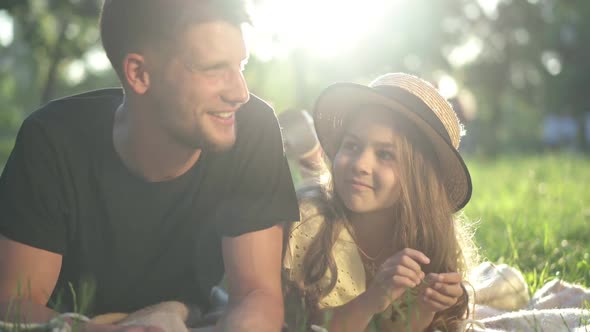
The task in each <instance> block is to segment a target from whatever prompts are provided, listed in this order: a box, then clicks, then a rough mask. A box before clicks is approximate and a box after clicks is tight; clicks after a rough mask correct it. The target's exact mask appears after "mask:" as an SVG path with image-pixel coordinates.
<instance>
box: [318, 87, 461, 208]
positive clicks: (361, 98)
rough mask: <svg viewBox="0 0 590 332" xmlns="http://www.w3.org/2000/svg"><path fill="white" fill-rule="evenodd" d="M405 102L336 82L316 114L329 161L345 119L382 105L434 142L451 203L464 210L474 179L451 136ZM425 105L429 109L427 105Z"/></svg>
mask: <svg viewBox="0 0 590 332" xmlns="http://www.w3.org/2000/svg"><path fill="white" fill-rule="evenodd" d="M408 94H409V92H408ZM402 99H403V98H399V99H395V98H392V97H390V96H385V95H383V94H382V93H381V92H380V91H377V90H376V89H373V88H370V87H368V86H364V85H360V84H354V83H336V84H333V85H331V86H329V87H328V88H326V89H325V90H324V91H323V92H322V94H321V95H320V96H319V97H318V99H317V101H316V104H315V107H314V114H313V117H314V125H315V129H316V133H317V135H318V139H319V141H320V144H321V145H322V148H323V149H324V151H325V153H326V155H327V156H328V157H329V158H330V160H333V158H334V156H335V155H336V152H337V151H338V149H339V147H340V142H341V139H342V135H343V133H344V130H345V128H344V121H345V119H346V118H347V116H348V115H349V114H350V113H351V112H354V111H356V110H358V108H359V107H360V106H362V105H380V106H383V107H385V108H387V109H390V110H392V111H394V112H399V113H400V114H402V115H404V116H405V117H406V118H407V119H409V120H410V121H412V122H413V123H414V124H415V125H416V127H417V128H418V129H420V130H421V131H422V132H423V133H424V134H425V135H426V136H427V138H428V139H429V140H430V142H431V143H432V146H433V148H434V150H435V151H436V154H437V156H436V157H437V159H438V161H439V163H440V165H438V166H439V168H440V170H441V173H442V175H443V177H444V179H443V185H444V186H445V189H446V191H447V193H448V195H449V199H450V201H451V204H452V206H453V207H454V210H455V211H458V210H460V209H462V208H463V207H464V206H465V205H466V204H467V202H469V199H470V198H471V193H472V184H471V176H470V174H469V171H468V169H467V166H466V165H465V162H464V161H463V158H462V157H461V155H460V154H459V152H458V151H457V150H456V149H455V148H454V147H453V146H452V144H451V142H450V141H449V140H448V137H447V138H445V137H443V136H442V135H441V134H440V133H439V132H437V131H436V130H435V129H433V127H432V125H431V124H429V123H428V121H426V120H425V119H423V118H422V117H421V116H420V115H418V114H417V113H416V112H414V111H412V110H411V106H409V105H408V102H407V101H404V100H402ZM422 106H423V107H428V106H427V105H426V104H424V103H423V105H422ZM430 121H432V120H430Z"/></svg>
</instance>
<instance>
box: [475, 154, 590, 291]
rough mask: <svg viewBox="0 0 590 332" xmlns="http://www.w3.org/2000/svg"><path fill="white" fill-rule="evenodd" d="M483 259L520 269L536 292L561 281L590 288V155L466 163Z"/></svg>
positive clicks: (508, 158) (501, 159) (477, 238)
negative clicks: (550, 283)
mask: <svg viewBox="0 0 590 332" xmlns="http://www.w3.org/2000/svg"><path fill="white" fill-rule="evenodd" d="M467 164H468V167H469V169H470V171H471V174H472V178H473V196H472V200H471V202H470V203H469V204H468V205H467V207H466V208H465V212H466V215H467V217H468V218H469V219H471V220H475V221H478V225H477V232H476V241H477V244H478V245H479V247H480V249H481V251H480V253H481V254H482V256H483V257H484V258H487V259H489V260H491V261H493V262H498V263H507V264H510V265H513V266H516V267H518V268H519V269H520V270H521V271H522V272H523V273H524V275H525V278H526V280H527V282H528V283H529V285H530V287H531V291H532V292H534V291H535V290H536V289H537V288H539V287H541V286H542V285H543V284H544V283H545V282H546V281H548V280H551V279H553V278H556V277H557V278H561V279H563V280H566V281H569V282H575V283H579V284H582V285H584V286H586V287H589V286H590V190H588V189H586V188H585V187H587V186H588V185H590V158H589V157H588V156H586V157H584V156H576V155H565V154H561V155H545V156H523V157H514V156H511V157H504V158H500V159H497V160H480V159H471V160H469V159H468V160H467Z"/></svg>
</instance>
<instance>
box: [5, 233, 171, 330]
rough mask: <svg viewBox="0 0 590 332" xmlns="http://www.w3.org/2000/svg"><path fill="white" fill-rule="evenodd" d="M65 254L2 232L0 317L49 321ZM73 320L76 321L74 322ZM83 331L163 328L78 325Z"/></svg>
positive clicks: (22, 320) (56, 313)
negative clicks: (12, 237) (6, 235)
mask: <svg viewBox="0 0 590 332" xmlns="http://www.w3.org/2000/svg"><path fill="white" fill-rule="evenodd" d="M61 263H62V256H61V255H59V254H56V253H53V252H50V251H47V250H43V249H38V248H35V247H31V246H28V245H26V244H22V243H19V242H17V241H13V240H10V239H8V238H6V237H4V236H3V235H1V234H0V320H2V321H7V322H22V323H46V322H47V321H49V320H50V319H52V318H54V317H56V316H57V315H59V313H58V312H56V311H54V310H51V309H49V308H48V307H47V306H46V305H47V301H48V300H49V297H50V296H51V293H52V292H53V289H54V288H55V285H56V283H57V279H58V277H59V271H60V269H61ZM72 324H74V323H72ZM78 331H80V332H111V331H118V332H148V331H149V332H162V330H160V329H158V328H154V327H143V326H129V327H125V328H123V327H118V326H114V325H96V324H90V323H88V324H83V325H79V330H78Z"/></svg>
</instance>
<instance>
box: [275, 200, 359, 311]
mask: <svg viewBox="0 0 590 332" xmlns="http://www.w3.org/2000/svg"><path fill="white" fill-rule="evenodd" d="M299 210H300V211H301V219H300V220H301V222H299V223H297V224H295V225H294V226H293V228H292V230H291V233H290V234H289V238H288V244H287V248H286V252H285V258H284V260H283V268H284V269H285V272H286V276H287V278H288V279H289V281H291V282H293V283H295V284H300V283H301V281H302V280H303V275H304V274H303V268H302V267H303V258H304V257H305V254H306V253H307V249H308V248H309V246H310V244H311V243H312V241H313V239H314V238H315V237H316V235H317V234H318V232H319V230H320V228H321V226H322V224H323V223H324V217H323V216H322V215H320V214H319V213H318V209H317V207H316V206H314V205H313V204H311V203H309V202H306V203H302V204H301V205H300V207H299ZM332 252H333V255H334V260H335V263H336V267H337V268H338V280H337V282H336V286H335V287H334V289H332V291H331V292H330V293H328V294H327V295H326V296H325V297H324V298H322V299H320V302H319V308H320V309H324V308H331V307H337V306H341V305H343V304H346V303H347V302H349V301H350V300H352V299H354V298H355V297H357V296H358V295H360V294H362V293H363V292H364V291H365V288H366V285H365V280H366V275H365V269H364V266H363V262H362V260H361V256H360V254H359V252H358V248H357V246H356V244H355V242H354V240H353V237H352V236H351V234H350V232H348V230H347V229H346V228H343V229H342V231H341V232H340V235H339V236H338V240H337V241H336V243H335V244H334V248H333V249H332ZM330 277H331V273H330V271H329V270H328V271H327V272H326V274H325V275H324V276H323V278H322V279H321V280H320V281H319V283H318V284H319V286H320V287H321V288H327V287H328V285H329V283H330Z"/></svg>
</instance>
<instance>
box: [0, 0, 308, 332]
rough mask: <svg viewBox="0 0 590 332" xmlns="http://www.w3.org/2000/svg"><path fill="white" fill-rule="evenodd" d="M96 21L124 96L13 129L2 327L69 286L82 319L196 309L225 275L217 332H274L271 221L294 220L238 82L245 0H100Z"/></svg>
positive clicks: (37, 317)
mask: <svg viewBox="0 0 590 332" xmlns="http://www.w3.org/2000/svg"><path fill="white" fill-rule="evenodd" d="M101 15H102V18H101V36H102V41H103V46H104V48H105V50H106V53H107V56H108V57H109V59H110V61H111V63H112V65H113V67H114V69H115V71H116V72H117V74H118V76H119V78H120V80H121V82H122V86H123V89H122V90H121V89H106V90H99V91H92V92H88V93H84V94H80V95H76V96H72V97H68V98H64V99H61V100H57V101H53V102H51V103H49V104H47V105H45V106H44V107H42V108H41V109H40V110H38V111H37V112H35V113H33V114H32V115H31V116H30V117H29V118H28V119H26V120H25V122H24V123H23V125H22V127H21V129H20V131H19V134H18V137H17V140H16V144H15V147H14V150H13V152H12V154H11V156H10V158H9V160H8V163H7V165H6V167H5V169H4V172H3V174H2V177H1V178H0V211H2V217H1V220H0V234H1V235H2V238H1V239H0V302H2V303H3V308H0V317H6V315H5V314H6V313H7V312H8V311H9V308H8V307H9V306H10V305H12V307H13V308H14V304H15V303H16V304H18V305H19V306H20V313H21V314H23V315H24V317H25V318H26V319H28V320H30V321H45V320H47V319H48V318H51V317H53V316H54V315H56V312H55V311H52V310H50V309H48V308H47V307H46V305H47V304H49V305H53V306H58V307H60V308H61V310H60V311H71V310H74V309H75V308H74V305H75V304H76V301H73V295H72V294H71V293H72V292H70V291H69V290H70V285H71V288H73V289H74V290H75V291H76V294H75V295H76V296H77V298H76V299H77V303H78V305H79V304H80V303H82V301H85V300H84V299H82V297H84V295H85V294H81V293H84V291H83V290H84V289H89V288H90V289H94V290H95V291H94V293H93V294H94V296H93V298H92V300H93V301H91V303H92V305H91V306H90V308H89V309H88V313H90V314H101V313H105V312H131V311H135V310H138V309H140V308H142V307H145V306H148V305H152V304H155V303H158V302H162V301H167V300H176V301H181V302H184V303H191V304H195V305H198V306H199V307H200V308H201V310H203V311H206V310H207V309H208V305H209V303H208V296H209V292H210V289H211V287H212V286H213V285H215V284H216V283H217V282H219V280H220V278H221V276H222V274H223V272H224V270H225V273H226V275H227V283H228V291H229V295H230V300H229V307H228V309H227V311H226V314H225V315H224V317H223V319H222V320H221V321H220V322H219V323H218V327H219V328H220V329H221V330H223V331H234V330H235V331H277V330H279V329H280V326H281V324H282V321H283V302H282V294H281V286H280V269H281V267H280V265H281V262H280V260H281V257H280V256H281V247H282V235H281V228H280V226H278V225H279V224H280V222H283V221H293V220H298V218H299V213H298V209H297V203H296V198H295V194H294V190H293V185H292V182H291V177H290V173H289V169H288V165H287V163H286V160H285V158H284V154H283V146H282V142H281V134H280V129H279V126H278V124H277V120H276V117H275V116H274V113H273V111H272V109H271V108H270V107H269V106H268V105H267V104H265V103H264V102H263V101H261V100H260V99H258V98H257V97H255V96H253V95H250V94H249V92H248V89H247V86H246V82H245V81H244V77H243V75H242V70H243V66H244V65H245V62H246V60H247V58H248V55H247V51H246V49H245V46H244V41H243V38H242V33H241V30H240V25H241V24H242V23H243V22H246V21H247V15H246V13H245V10H244V7H243V4H241V3H240V1H238V0H234V1H232V0H223V1H221V0H201V1H197V0H166V1H164V0H106V1H105V4H104V6H103V9H102V14H101ZM123 91H124V92H123ZM88 285H90V287H88ZM88 297H89V296H88V294H86V301H87V300H88ZM12 312H13V313H14V310H13V311H12ZM85 328H86V330H87V331H112V330H114V329H116V327H113V326H94V325H91V324H88V325H87V326H85ZM134 331H135V330H134Z"/></svg>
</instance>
